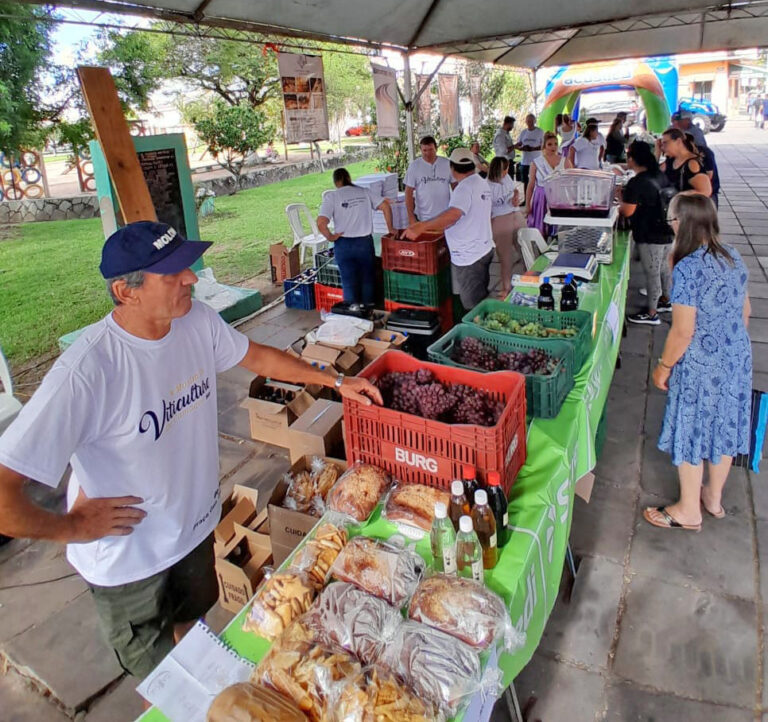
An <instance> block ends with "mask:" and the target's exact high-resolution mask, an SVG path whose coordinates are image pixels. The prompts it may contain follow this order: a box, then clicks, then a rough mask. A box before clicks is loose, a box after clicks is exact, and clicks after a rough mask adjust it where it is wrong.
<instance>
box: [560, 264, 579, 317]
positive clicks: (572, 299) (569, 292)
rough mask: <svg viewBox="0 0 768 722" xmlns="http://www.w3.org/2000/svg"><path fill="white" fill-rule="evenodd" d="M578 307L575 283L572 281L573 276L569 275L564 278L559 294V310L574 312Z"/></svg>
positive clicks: (577, 293)
mask: <svg viewBox="0 0 768 722" xmlns="http://www.w3.org/2000/svg"><path fill="white" fill-rule="evenodd" d="M578 307H579V292H578V291H577V290H576V282H575V281H574V280H573V274H572V273H569V274H568V275H567V276H566V277H565V283H563V290H562V291H561V292H560V310H561V311H575V310H576V309H578Z"/></svg>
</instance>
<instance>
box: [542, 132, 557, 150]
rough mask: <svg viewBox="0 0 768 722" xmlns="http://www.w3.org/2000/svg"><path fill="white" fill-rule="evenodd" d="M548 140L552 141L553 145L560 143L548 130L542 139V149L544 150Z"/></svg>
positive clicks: (554, 134) (555, 135)
mask: <svg viewBox="0 0 768 722" xmlns="http://www.w3.org/2000/svg"><path fill="white" fill-rule="evenodd" d="M548 140H554V141H555V143H557V144H558V145H559V144H560V141H559V140H558V139H557V134H556V133H553V132H552V131H551V130H548V131H547V132H546V133H544V138H542V141H541V147H542V148H544V146H545V145H546V144H547V141H548Z"/></svg>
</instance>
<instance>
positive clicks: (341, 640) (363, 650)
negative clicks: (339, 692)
mask: <svg viewBox="0 0 768 722" xmlns="http://www.w3.org/2000/svg"><path fill="white" fill-rule="evenodd" d="M301 621H302V624H304V625H305V626H306V627H308V628H309V629H311V630H312V631H313V632H314V634H315V638H316V639H318V640H319V641H320V642H323V643H325V644H335V645H338V646H339V647H342V648H343V649H346V650H347V651H348V652H350V653H351V654H354V655H355V656H356V657H357V658H358V659H359V660H360V661H361V662H362V663H363V664H372V663H373V662H375V661H376V660H377V659H378V658H379V657H380V656H381V653H382V652H383V651H384V648H385V647H386V645H387V644H388V642H389V641H390V640H391V639H392V637H393V636H394V634H395V632H396V631H397V628H398V627H399V626H400V625H401V624H402V623H403V618H402V616H401V614H400V612H399V611H398V610H397V609H395V608H394V607H392V606H390V605H389V604H387V603H386V602H385V601H384V600H383V599H379V598H378V597H374V596H371V595H370V594H368V593H367V592H364V591H362V590H361V589H358V588H357V587H356V586H355V585H354V584H349V583H347V582H334V583H333V584H330V585H329V586H327V587H326V588H325V589H324V590H323V591H322V592H321V593H320V595H319V596H318V597H317V599H315V601H314V603H313V604H312V606H311V607H310V608H309V611H308V612H307V613H306V614H305V615H304V616H303V617H302V618H301Z"/></svg>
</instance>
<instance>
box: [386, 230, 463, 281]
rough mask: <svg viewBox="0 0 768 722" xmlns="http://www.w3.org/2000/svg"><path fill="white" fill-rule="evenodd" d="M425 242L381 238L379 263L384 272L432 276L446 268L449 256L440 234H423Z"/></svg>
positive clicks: (443, 238)
mask: <svg viewBox="0 0 768 722" xmlns="http://www.w3.org/2000/svg"><path fill="white" fill-rule="evenodd" d="M424 238H425V240H419V241H407V240H398V239H396V238H394V237H393V236H390V235H388V234H387V235H384V236H382V237H381V261H382V264H383V266H384V270H385V271H404V272H406V273H421V274H424V275H432V274H435V273H438V272H439V271H441V270H442V269H443V268H445V267H446V266H448V264H449V262H450V260H451V256H450V254H449V253H448V246H447V245H446V243H445V236H444V235H443V234H442V232H438V233H437V234H435V233H428V234H424Z"/></svg>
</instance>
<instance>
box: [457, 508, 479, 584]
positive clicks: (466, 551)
mask: <svg viewBox="0 0 768 722" xmlns="http://www.w3.org/2000/svg"><path fill="white" fill-rule="evenodd" d="M456 563H457V566H458V569H459V576H460V577H468V578H470V579H474V580H476V581H478V582H482V581H485V575H484V573H483V547H482V546H481V545H480V540H479V539H478V538H477V534H475V532H474V530H473V529H472V518H471V517H468V516H463V517H461V519H460V520H459V533H458V535H457V536H456Z"/></svg>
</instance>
